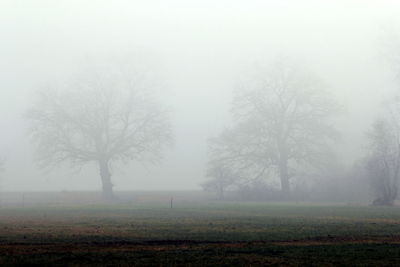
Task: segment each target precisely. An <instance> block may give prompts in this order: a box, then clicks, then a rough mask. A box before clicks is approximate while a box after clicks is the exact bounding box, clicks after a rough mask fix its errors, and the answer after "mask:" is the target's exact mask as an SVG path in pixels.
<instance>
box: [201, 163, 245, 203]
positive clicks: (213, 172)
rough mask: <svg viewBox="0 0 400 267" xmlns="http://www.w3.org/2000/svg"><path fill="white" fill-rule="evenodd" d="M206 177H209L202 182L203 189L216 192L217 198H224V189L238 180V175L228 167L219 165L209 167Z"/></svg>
mask: <svg viewBox="0 0 400 267" xmlns="http://www.w3.org/2000/svg"><path fill="white" fill-rule="evenodd" d="M207 177H209V178H210V179H209V180H208V181H206V182H205V183H203V184H202V187H203V189H204V190H205V191H211V192H216V193H217V195H218V198H219V199H224V198H225V191H226V190H227V189H229V188H230V187H232V186H234V185H235V184H236V183H237V182H239V180H240V176H238V175H237V174H235V173H233V172H232V171H231V170H230V169H226V168H223V167H221V166H213V167H211V168H209V170H208V172H207Z"/></svg>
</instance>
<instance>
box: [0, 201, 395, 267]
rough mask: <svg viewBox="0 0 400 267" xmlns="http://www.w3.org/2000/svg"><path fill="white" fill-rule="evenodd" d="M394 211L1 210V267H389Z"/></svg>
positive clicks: (276, 207) (273, 206)
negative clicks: (17, 266) (45, 266)
mask: <svg viewBox="0 0 400 267" xmlns="http://www.w3.org/2000/svg"><path fill="white" fill-rule="evenodd" d="M399 244H400V209H399V208H398V207H387V208H385V207H370V206H332V205H314V204H304V203H303V204H296V203H211V204H208V205H190V206H189V205H178V206H176V207H175V208H173V209H170V208H168V207H167V206H161V205H151V206H149V205H110V206H104V205H103V206H101V205H94V206H84V207H62V208H60V207H46V208H44V207H43V208H34V209H28V208H25V209H24V208H18V209H4V208H3V209H0V265H13V264H16V263H19V264H27V265H28V264H29V265H32V264H34V263H36V264H38V265H41V266H42V265H43V264H48V265H51V266H54V265H57V264H63V263H64V264H67V265H94V266H112V265H124V264H125V265H129V266H132V265H133V264H136V265H138V266H142V265H152V266H170V265H176V266H180V265H188V264H187V263H189V265H192V266H204V265H208V266H213V265H214V266H215V265H221V266H232V265H238V266H250V265H252V266H257V265H266V264H268V265H277V266H304V265H307V266H395V265H398V264H396V263H398V262H400V246H399Z"/></svg>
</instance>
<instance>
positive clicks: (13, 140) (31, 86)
mask: <svg viewBox="0 0 400 267" xmlns="http://www.w3.org/2000/svg"><path fill="white" fill-rule="evenodd" d="M399 30H400V2H398V1H283V0H277V1H265V0H264V1H252V0H250V1H244V0H242V1H235V0H224V1H222V0H219V1H218V0H213V1H211V0H210V1H204V0H203V1H188V0H185V1H175V0H170V1H161V0H160V1H152V0H146V1H99V0H96V1H95V0H93V1H82V0H81V1H73V0H68V1H51V0H49V1H39V0H38V1H22V0H21V1H17V0H13V1H4V0H0V129H1V133H0V137H1V138H0V156H3V157H5V158H6V166H5V168H6V171H5V173H4V175H3V178H2V181H1V188H2V189H3V190H6V191H28V190H77V189H82V190H100V188H101V183H100V178H99V176H98V171H97V169H95V168H94V167H92V168H91V167H88V168H85V169H83V171H81V172H79V173H77V172H74V171H71V170H69V169H68V168H67V167H61V168H57V169H55V170H54V171H52V172H44V171H42V170H39V169H38V168H37V167H36V166H35V164H34V163H33V162H32V157H33V149H32V147H31V145H30V144H29V138H28V137H27V134H26V123H25V122H24V119H23V117H22V116H23V113H24V112H25V110H26V109H27V107H29V106H30V103H31V98H32V94H33V92H34V91H35V90H36V89H38V88H40V87H42V86H43V85H46V84H48V83H49V82H52V81H60V80H61V81H62V80H65V79H68V77H70V76H72V75H73V74H74V73H75V72H76V71H77V70H79V68H80V66H82V65H84V64H86V62H91V61H102V60H105V61H107V60H113V59H114V58H124V57H125V56H126V57H128V58H134V59H137V62H138V64H143V65H144V66H145V69H147V70H148V71H149V72H151V73H152V75H154V76H155V77H157V84H158V85H159V87H160V89H159V91H158V93H157V94H158V95H159V97H160V98H161V99H162V102H163V103H165V104H166V105H168V106H170V107H172V108H173V110H174V113H173V118H172V119H173V125H174V134H175V147H174V148H173V149H171V150H168V151H167V152H166V153H165V160H164V161H163V163H162V164H160V165H158V166H151V165H143V164H140V163H132V164H131V165H130V166H129V167H128V168H124V169H123V170H122V169H121V170H118V169H117V170H114V172H113V174H114V176H113V181H114V184H115V185H116V186H115V190H150V189H151V190H153V189H155V190H160V189H166V190H168V189H199V184H200V183H201V182H203V181H204V174H205V163H206V161H207V145H206V140H207V138H209V137H211V136H213V135H216V134H218V133H219V132H220V131H221V129H222V128H223V127H224V126H227V125H229V121H230V114H229V108H230V103H231V99H232V93H233V91H234V89H235V85H236V84H237V82H238V81H240V79H242V78H245V77H246V76H247V75H249V73H251V72H252V69H254V67H255V66H257V65H260V64H261V65H263V64H266V63H268V62H269V61H271V60H273V59H274V57H275V56H276V55H287V56H289V57H292V58H294V59H296V60H299V61H301V62H303V63H304V65H306V66H307V67H308V68H309V69H311V70H312V71H314V72H316V73H317V74H318V75H320V76H321V77H322V78H323V79H324V80H325V82H326V84H327V85H328V86H329V90H330V91H331V92H332V94H334V95H335V96H336V98H337V100H338V102H339V103H341V104H342V105H343V106H344V109H345V112H344V113H343V114H342V115H341V117H339V118H338V129H339V130H340V131H341V132H342V134H343V138H342V139H343V140H342V142H341V144H340V148H341V149H340V154H341V157H343V158H345V160H346V162H347V164H348V165H351V164H352V162H353V161H354V160H355V159H357V157H358V154H359V153H360V152H361V151H362V143H363V141H364V135H365V131H366V129H367V128H368V127H369V125H370V124H371V122H372V120H373V119H374V118H375V115H376V114H377V112H378V108H379V105H380V103H381V100H383V98H384V97H386V96H390V94H391V92H393V91H394V90H395V88H396V87H395V84H394V82H393V81H394V80H393V73H392V72H391V70H390V68H389V67H388V64H387V62H386V61H385V59H384V58H383V55H382V52H381V50H382V49H383V46H382V43H383V42H384V39H385V38H386V37H385V36H386V32H391V31H394V32H396V31H399Z"/></svg>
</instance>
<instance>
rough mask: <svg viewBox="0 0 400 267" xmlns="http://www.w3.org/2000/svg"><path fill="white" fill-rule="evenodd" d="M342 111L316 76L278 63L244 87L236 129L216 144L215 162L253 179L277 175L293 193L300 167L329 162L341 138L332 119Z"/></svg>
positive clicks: (212, 144)
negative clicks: (331, 148)
mask: <svg viewBox="0 0 400 267" xmlns="http://www.w3.org/2000/svg"><path fill="white" fill-rule="evenodd" d="M336 110H337V105H336V104H335V102H334V101H333V100H332V98H330V97H329V95H328V94H327V93H326V92H325V91H324V90H323V84H322V83H321V82H320V80H319V79H318V78H317V77H316V76H314V75H312V74H310V73H307V72H306V71H304V70H303V69H302V68H298V67H296V65H294V64H290V63H289V64H288V63H287V62H285V61H277V62H276V63H275V64H272V66H270V67H269V68H267V69H266V71H262V72H261V75H259V76H258V78H256V79H254V80H253V81H252V82H251V83H250V84H248V85H246V86H243V87H242V88H241V92H239V93H238V95H237V97H236V98H235V99H234V103H233V107H232V112H233V115H234V119H235V124H234V126H233V127H231V128H229V129H226V130H224V131H223V133H222V134H221V135H220V136H219V137H217V138H213V139H211V140H210V147H211V158H212V161H214V162H215V164H220V165H221V166H223V167H224V168H230V169H234V170H238V171H240V172H245V173H246V176H247V177H248V178H254V179H258V178H260V177H273V176H277V177H278V178H279V180H280V184H281V190H282V192H283V193H284V194H285V195H287V194H289V192H290V178H291V177H293V176H294V175H295V174H296V172H297V170H298V169H299V168H301V167H304V166H305V165H308V166H313V165H314V166H316V165H317V164H319V163H321V161H323V160H326V159H327V155H328V154H327V151H329V144H330V142H331V140H333V139H334V138H335V137H336V136H337V132H336V131H335V129H334V128H333V127H332V125H331V123H330V121H329V119H330V118H331V116H332V115H334V112H335V111H336Z"/></svg>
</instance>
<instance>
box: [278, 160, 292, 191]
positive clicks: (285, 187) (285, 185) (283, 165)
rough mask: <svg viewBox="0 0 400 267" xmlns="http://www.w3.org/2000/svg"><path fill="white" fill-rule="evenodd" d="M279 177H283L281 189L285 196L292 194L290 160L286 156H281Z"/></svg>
mask: <svg viewBox="0 0 400 267" xmlns="http://www.w3.org/2000/svg"><path fill="white" fill-rule="evenodd" d="M279 178H280V179H281V190H282V193H283V194H284V196H288V195H289V194H290V184H289V172H288V162H287V159H286V158H283V159H282V158H281V160H280V163H279Z"/></svg>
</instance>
